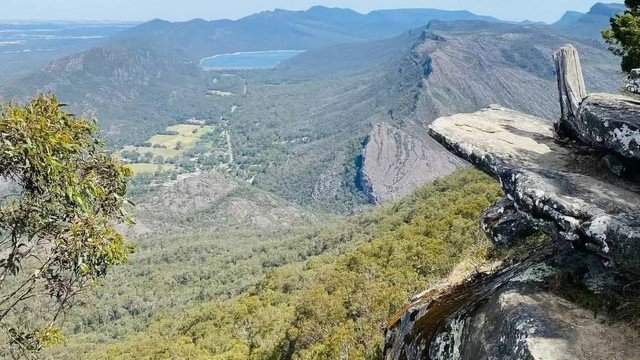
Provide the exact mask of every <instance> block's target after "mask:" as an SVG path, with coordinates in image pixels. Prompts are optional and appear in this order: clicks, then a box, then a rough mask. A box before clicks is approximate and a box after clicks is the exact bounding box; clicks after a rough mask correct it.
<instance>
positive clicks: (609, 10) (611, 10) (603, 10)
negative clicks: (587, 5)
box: [589, 2, 626, 17]
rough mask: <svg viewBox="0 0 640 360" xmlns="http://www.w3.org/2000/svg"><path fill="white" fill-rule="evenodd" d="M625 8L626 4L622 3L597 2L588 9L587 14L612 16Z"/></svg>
mask: <svg viewBox="0 0 640 360" xmlns="http://www.w3.org/2000/svg"><path fill="white" fill-rule="evenodd" d="M625 10H626V6H625V5H624V4H618V3H609V4H607V3H601V2H599V3H596V4H595V5H593V6H592V7H591V9H590V10H589V14H591V15H602V16H608V17H613V16H616V15H617V14H619V13H621V12H623V11H625Z"/></svg>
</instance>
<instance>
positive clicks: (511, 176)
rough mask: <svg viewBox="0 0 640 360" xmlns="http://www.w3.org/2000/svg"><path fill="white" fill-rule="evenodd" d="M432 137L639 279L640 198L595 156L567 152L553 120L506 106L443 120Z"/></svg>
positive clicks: (525, 206)
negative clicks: (553, 125)
mask: <svg viewBox="0 0 640 360" xmlns="http://www.w3.org/2000/svg"><path fill="white" fill-rule="evenodd" d="M430 133H431V135H432V136H433V137H434V138H436V139H437V140H438V141H440V142H441V143H442V144H444V145H445V146H446V147H447V148H448V149H449V150H451V151H452V152H454V153H455V154H457V155H459V156H461V157H463V158H464V159H466V160H468V161H470V162H471V163H473V164H475V165H477V166H478V167H480V168H482V169H483V170H485V171H486V172H488V173H489V174H491V175H493V176H495V177H496V178H498V179H499V180H500V182H501V183H502V187H503V189H504V190H505V192H506V193H507V195H508V196H509V197H510V198H512V199H513V200H514V202H515V203H516V204H517V206H518V208H519V209H520V210H521V211H524V212H526V213H527V214H530V215H531V216H533V217H535V218H537V219H539V220H541V221H546V222H548V223H550V224H551V225H553V228H555V229H557V232H558V234H559V235H560V236H561V237H562V238H563V239H565V240H567V241H570V242H572V243H573V244H574V245H575V246H578V247H587V248H590V249H592V250H594V251H596V252H597V253H598V254H600V255H601V256H602V257H603V258H605V259H607V260H608V261H609V262H610V264H611V266H614V267H615V268H616V269H618V270H619V271H621V272H624V273H629V274H633V275H634V276H638V277H640V251H637V250H638V246H640V194H639V193H638V185H637V184H636V183H633V182H629V181H624V180H619V179H608V178H606V176H607V172H606V171H603V169H602V167H601V165H600V164H601V162H600V161H599V160H598V159H597V158H594V156H593V155H591V154H588V153H584V152H583V151H581V150H579V149H578V150H576V149H573V148H571V147H565V146H561V145H559V144H558V143H556V141H555V139H554V132H553V129H552V128H551V126H550V125H549V122H548V121H546V120H544V119H541V118H538V117H535V116H531V115H526V114H522V113H519V112H516V111H513V110H508V109H505V108H501V107H491V108H488V109H485V110H482V111H480V112H477V113H473V114H459V115H454V116H451V117H447V118H440V119H438V120H436V121H435V122H434V123H433V124H432V125H431V127H430Z"/></svg>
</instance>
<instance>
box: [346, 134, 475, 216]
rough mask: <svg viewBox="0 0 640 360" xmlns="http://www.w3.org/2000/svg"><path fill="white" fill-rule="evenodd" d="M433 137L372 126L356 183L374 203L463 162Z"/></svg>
mask: <svg viewBox="0 0 640 360" xmlns="http://www.w3.org/2000/svg"><path fill="white" fill-rule="evenodd" d="M433 147H440V146H439V145H438V144H437V143H435V142H434V141H433V140H432V139H424V140H420V139H417V138H415V137H414V136H412V135H410V134H409V133H408V132H406V131H403V130H401V129H398V128H394V127H392V126H390V125H389V124H387V123H384V122H382V123H378V124H376V125H374V127H373V129H372V130H371V132H370V133H369V136H368V137H367V140H366V141H365V145H364V148H363V149H362V163H361V167H360V170H359V171H360V176H359V177H358V179H359V183H360V184H359V185H360V187H361V188H362V189H363V190H364V192H365V193H366V194H367V196H368V197H369V199H370V201H371V202H373V203H374V204H381V203H385V202H388V201H391V200H394V199H397V198H400V197H402V196H405V195H408V194H409V193H410V192H411V191H412V190H413V189H415V188H417V187H418V186H420V185H421V184H424V183H425V182H427V181H430V180H433V179H435V178H437V177H439V176H442V175H444V174H448V173H450V172H452V171H453V170H455V169H456V167H458V166H460V165H462V164H463V162H462V161H460V160H459V159H456V158H455V157H452V156H450V155H449V154H447V153H446V152H443V151H434V149H433Z"/></svg>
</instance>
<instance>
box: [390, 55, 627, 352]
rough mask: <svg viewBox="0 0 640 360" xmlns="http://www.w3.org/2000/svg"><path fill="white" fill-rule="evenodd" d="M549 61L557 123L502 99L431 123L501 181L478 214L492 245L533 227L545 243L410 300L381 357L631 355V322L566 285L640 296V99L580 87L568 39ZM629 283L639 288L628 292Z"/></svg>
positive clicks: (450, 145)
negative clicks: (498, 195)
mask: <svg viewBox="0 0 640 360" xmlns="http://www.w3.org/2000/svg"><path fill="white" fill-rule="evenodd" d="M555 59H556V65H557V69H558V89H559V91H560V103H561V108H562V118H561V120H560V121H559V123H558V124H556V127H555V130H554V127H553V126H552V125H551V122H549V121H547V120H545V119H542V118H539V117H536V116H532V115H527V114H524V113H521V112H518V111H514V110H510V109H507V108H504V107H500V106H490V107H488V108H486V109H484V110H481V111H478V112H475V113H468V114H458V115H453V116H449V117H441V118H439V119H437V120H435V121H434V122H433V123H432V124H431V125H430V126H429V133H430V135H431V136H432V137H434V138H435V139H436V140H437V141H438V142H440V143H441V144H443V145H444V146H445V147H446V148H447V149H449V150H450V151H451V152H453V153H454V154H456V155H458V156H460V157H461V158H463V159H465V160H467V161H468V162H470V163H472V164H474V165H475V166H477V167H479V168H480V169H482V170H484V171H485V172H487V173H488V174H490V175H492V176H494V177H495V178H496V179H497V180H499V181H500V184H501V185H502V188H503V190H504V191H505V193H506V198H505V199H503V200H501V201H499V202H498V203H496V204H495V205H494V206H492V207H491V208H490V209H489V210H487V212H485V214H484V215H483V219H482V220H481V225H482V227H483V228H484V230H485V231H486V232H487V233H488V234H489V235H490V236H491V237H492V239H493V240H494V243H496V244H498V245H502V246H510V245H511V244H512V243H514V242H516V240H517V238H518V237H521V236H524V237H526V236H527V235H529V234H531V232H532V231H542V232H544V233H546V235H547V236H548V238H549V239H551V241H549V242H544V243H542V244H544V245H541V244H540V243H538V242H536V241H532V242H530V243H529V244H528V246H534V248H528V250H525V251H527V252H528V258H527V260H524V261H523V260H521V259H518V258H517V257H516V258H512V260H513V261H514V262H513V263H510V264H508V265H501V266H499V267H498V268H497V269H495V268H491V269H484V270H479V271H477V272H476V273H475V274H472V275H470V276H468V277H467V278H466V279H465V280H464V281H462V282H456V283H449V284H445V285H443V286H440V287H436V288H434V289H432V290H429V291H426V292H424V293H422V294H419V295H417V296H416V297H414V299H412V301H411V302H410V303H409V305H407V307H406V308H405V309H403V310H402V311H401V312H400V313H399V314H398V315H397V316H396V317H394V318H393V319H391V322H390V324H389V326H388V328H387V332H386V347H385V352H384V356H385V359H386V360H413V359H474V360H475V359H487V360H488V359H514V360H515V359H518V360H520V359H522V360H525V359H526V360H542V359H545V360H551V359H563V360H567V359H569V360H574V359H576V360H578V359H579V360H583V359H584V360H586V359H589V360H591V359H602V360H604V359H607V360H608V359H625V358H628V357H637V354H638V351H640V344H639V343H638V334H637V331H634V330H631V329H629V328H627V327H626V326H625V325H624V324H620V323H607V322H603V321H599V320H597V319H596V318H597V317H598V316H597V314H595V315H592V314H591V313H590V312H589V311H588V310H586V309H585V308H583V307H582V306H583V305H585V303H584V302H583V303H580V302H579V301H575V300H576V298H575V297H574V298H573V300H574V301H575V302H571V301H568V300H567V299H568V298H571V296H568V295H567V293H573V292H583V293H582V295H581V296H587V297H589V299H591V300H593V299H594V298H598V297H599V296H605V297H607V298H615V299H619V300H620V301H624V302H626V303H627V304H631V303H637V302H638V296H637V294H636V292H640V289H639V288H638V285H637V284H638V281H639V280H640V181H639V179H638V178H637V176H626V177H623V176H621V175H623V174H624V173H627V174H626V175H629V174H628V173H629V172H631V173H633V171H630V170H633V168H634V167H637V164H638V162H637V160H638V157H637V152H638V150H639V148H638V144H640V141H639V140H640V138H638V137H637V129H638V127H637V121H638V118H639V117H638V115H640V111H639V109H640V104H639V103H638V102H636V101H634V100H632V99H629V98H626V97H621V96H617V95H608V94H593V95H587V93H586V91H585V90H584V80H583V79H582V72H581V69H580V64H579V60H578V55H577V53H576V52H575V49H574V48H573V47H571V46H565V47H564V48H563V49H561V51H560V52H558V53H557V54H556V56H555ZM558 135H560V137H559V136H558ZM566 137H569V138H570V139H566ZM576 140H577V141H576ZM603 155H604V156H603ZM607 169H609V170H612V171H611V172H610V171H608V170H607ZM613 173H615V174H616V175H618V176H614V174H613ZM536 239H537V237H536ZM523 249H524V248H523ZM559 289H560V290H559ZM629 289H632V291H633V292H634V294H635V295H632V296H631V297H630V298H628V297H627V298H625V296H627V295H625V294H624V293H625V292H626V291H629ZM560 294H562V295H561V296H560ZM622 299H625V300H622ZM616 309H617V310H616V311H621V309H622V307H618V308H616ZM612 343H615V346H611V344H612Z"/></svg>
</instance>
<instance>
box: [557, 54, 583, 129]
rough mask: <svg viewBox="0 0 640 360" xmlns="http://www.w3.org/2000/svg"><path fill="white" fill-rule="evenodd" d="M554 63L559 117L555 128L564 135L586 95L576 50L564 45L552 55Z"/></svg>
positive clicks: (576, 115)
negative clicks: (558, 96)
mask: <svg viewBox="0 0 640 360" xmlns="http://www.w3.org/2000/svg"><path fill="white" fill-rule="evenodd" d="M553 60H554V61H555V64H556V76H557V80H558V91H559V93H560V108H561V117H560V121H559V122H558V124H557V130H558V132H560V133H561V134H563V135H565V132H566V131H567V130H568V129H567V127H568V126H569V125H570V124H571V123H572V122H573V121H574V120H575V119H576V118H577V117H578V107H579V106H580V103H581V102H582V99H584V98H585V97H586V96H587V89H586V88H585V84H584V77H583V75H582V66H581V65H580V57H579V56H578V50H576V48H575V47H573V45H565V46H563V47H562V48H561V49H560V50H559V51H558V52H556V53H555V54H554V55H553Z"/></svg>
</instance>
